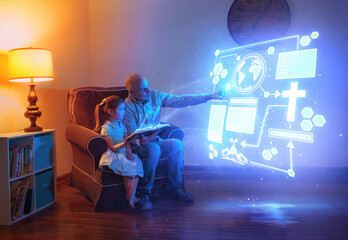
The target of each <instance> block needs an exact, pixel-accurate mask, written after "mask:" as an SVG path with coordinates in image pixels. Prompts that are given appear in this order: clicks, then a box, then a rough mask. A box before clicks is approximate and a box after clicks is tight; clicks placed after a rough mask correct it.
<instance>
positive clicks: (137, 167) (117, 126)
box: [99, 121, 144, 177]
mask: <svg viewBox="0 0 348 240" xmlns="http://www.w3.org/2000/svg"><path fill="white" fill-rule="evenodd" d="M125 132H126V128H125V126H124V125H123V124H122V122H121V121H116V122H109V121H106V122H105V124H104V125H103V126H102V127H101V131H100V134H101V135H103V136H109V137H110V138H111V140H112V144H113V145H116V144H119V143H121V142H123V140H124V134H125ZM103 166H108V167H109V168H110V169H112V170H113V171H114V172H115V173H116V174H118V175H121V176H139V177H143V175H144V170H143V163H142V162H141V160H140V159H139V157H138V156H137V155H136V154H133V158H132V159H131V160H128V159H127V157H126V149H125V148H122V149H120V150H119V151H117V152H113V151H111V150H110V149H108V150H107V151H106V152H105V153H103V155H102V156H101V158H100V162H99V167H103Z"/></svg>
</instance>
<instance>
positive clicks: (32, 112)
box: [24, 83, 42, 132]
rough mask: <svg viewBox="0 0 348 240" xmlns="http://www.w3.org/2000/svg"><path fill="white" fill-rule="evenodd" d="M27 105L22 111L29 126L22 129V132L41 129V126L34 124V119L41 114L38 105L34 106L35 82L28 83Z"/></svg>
mask: <svg viewBox="0 0 348 240" xmlns="http://www.w3.org/2000/svg"><path fill="white" fill-rule="evenodd" d="M28 101H29V104H30V105H29V107H27V111H26V112H25V113H24V116H25V117H26V118H29V120H30V123H31V124H30V126H29V127H27V128H25V129H24V132H39V131H42V127H39V126H37V125H36V119H37V118H39V117H40V116H41V111H40V110H39V107H38V106H36V101H37V96H36V93H35V84H34V83H31V84H30V91H29V95H28Z"/></svg>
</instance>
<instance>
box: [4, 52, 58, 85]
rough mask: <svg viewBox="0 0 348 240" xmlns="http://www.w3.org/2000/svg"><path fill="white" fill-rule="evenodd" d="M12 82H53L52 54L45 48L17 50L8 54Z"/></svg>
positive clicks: (9, 74)
mask: <svg viewBox="0 0 348 240" xmlns="http://www.w3.org/2000/svg"><path fill="white" fill-rule="evenodd" d="M8 76H9V81H10V82H39V81H50V80H53V77H54V75H53V65H52V54H51V51H50V50H48V49H43V48H17V49H12V50H10V51H9V52H8Z"/></svg>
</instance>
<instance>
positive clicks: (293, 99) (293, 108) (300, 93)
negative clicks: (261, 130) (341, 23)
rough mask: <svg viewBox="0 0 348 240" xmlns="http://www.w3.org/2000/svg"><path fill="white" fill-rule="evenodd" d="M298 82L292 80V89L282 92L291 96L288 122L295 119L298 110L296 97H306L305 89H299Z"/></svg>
mask: <svg viewBox="0 0 348 240" xmlns="http://www.w3.org/2000/svg"><path fill="white" fill-rule="evenodd" d="M297 86H298V82H292V83H291V86H290V90H286V91H283V92H282V97H288V98H289V106H288V118H287V120H288V122H293V121H295V111H296V98H298V97H305V96H306V91H305V90H297Z"/></svg>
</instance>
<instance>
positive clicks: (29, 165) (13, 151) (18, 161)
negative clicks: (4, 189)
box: [9, 145, 33, 178]
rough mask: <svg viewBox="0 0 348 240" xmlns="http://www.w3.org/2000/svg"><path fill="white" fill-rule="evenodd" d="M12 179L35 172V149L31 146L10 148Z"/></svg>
mask: <svg viewBox="0 0 348 240" xmlns="http://www.w3.org/2000/svg"><path fill="white" fill-rule="evenodd" d="M9 161H10V177H11V178H16V177H20V176H22V175H26V174H29V173H31V172H33V149H32V147H31V146H30V145H29V146H24V147H23V146H17V145H13V146H10V147H9Z"/></svg>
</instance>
